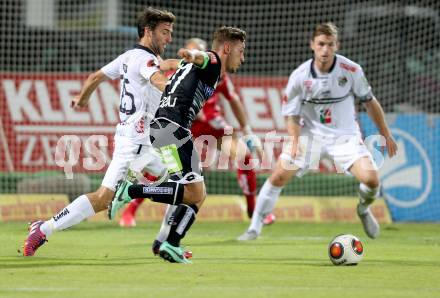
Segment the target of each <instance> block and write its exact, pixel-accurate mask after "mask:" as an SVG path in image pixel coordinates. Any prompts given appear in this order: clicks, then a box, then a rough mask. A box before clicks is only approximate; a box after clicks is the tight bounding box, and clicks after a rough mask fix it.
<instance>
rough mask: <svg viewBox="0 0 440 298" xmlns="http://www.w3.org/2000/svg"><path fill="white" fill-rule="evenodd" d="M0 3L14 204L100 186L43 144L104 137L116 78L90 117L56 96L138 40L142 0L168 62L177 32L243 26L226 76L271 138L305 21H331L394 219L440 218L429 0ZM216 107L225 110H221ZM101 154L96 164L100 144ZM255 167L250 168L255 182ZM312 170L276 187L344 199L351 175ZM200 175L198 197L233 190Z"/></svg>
mask: <svg viewBox="0 0 440 298" xmlns="http://www.w3.org/2000/svg"><path fill="white" fill-rule="evenodd" d="M0 5H1V12H0V23H1V29H0V37H1V39H2V43H1V44H0V49H1V51H0V52H1V55H0V57H1V58H0V79H1V81H2V84H1V85H0V117H1V122H0V123H1V127H0V142H1V148H0V172H1V174H0V193H3V194H12V197H13V199H14V200H15V201H17V200H18V201H20V200H21V199H23V198H25V197H29V196H26V195H23V196H17V195H16V194H19V195H20V194H24V193H32V194H34V193H60V192H62V193H67V194H68V195H69V197H70V198H74V197H75V196H76V195H78V194H80V193H83V192H84V191H90V190H92V189H94V188H96V187H97V186H98V185H99V184H100V179H101V177H102V173H103V170H92V171H90V170H85V169H84V167H85V164H84V162H86V161H84V159H83V157H84V151H81V152H82V153H81V157H80V158H79V162H78V163H77V164H76V165H75V166H74V167H73V171H74V172H75V173H82V174H79V175H78V174H75V175H74V179H73V180H66V179H65V177H64V174H63V173H62V171H61V170H62V169H61V168H60V167H59V166H58V165H57V164H56V161H55V159H54V152H55V147H56V145H57V142H58V140H59V138H60V137H61V136H62V135H66V134H67V135H73V134H75V135H78V136H80V138H81V142H82V143H81V144H82V147H83V148H84V147H85V146H86V145H87V144H89V143H87V140H89V139H88V138H89V136H90V135H95V134H103V135H105V136H108V137H111V136H112V133H113V127H114V125H115V123H116V121H117V120H116V119H117V118H116V115H117V114H116V108H117V101H118V93H117V90H116V88H115V86H116V85H110V84H104V85H103V86H102V87H100V89H99V92H98V93H97V94H96V95H95V96H96V97H95V98H93V100H92V102H93V104H91V107H90V109H89V110H88V111H83V112H81V113H73V112H71V111H70V110H69V109H68V108H67V105H66V103H67V102H68V100H69V98H70V97H71V95H72V94H74V93H75V92H77V91H78V90H79V88H80V82H81V81H82V80H83V79H84V78H85V76H86V75H87V73H88V72H90V71H93V70H95V69H97V68H99V67H101V66H102V65H104V64H105V63H107V62H108V61H110V60H111V59H113V58H114V57H115V56H116V55H118V54H119V53H120V52H121V51H122V50H123V49H127V48H130V47H131V46H132V45H133V44H134V43H136V37H137V35H136V30H135V29H134V27H133V25H134V20H135V16H136V14H137V12H138V11H139V10H140V9H141V8H142V7H143V6H145V5H151V6H155V7H161V8H166V9H169V10H171V11H172V12H173V13H174V14H175V15H176V16H177V22H176V24H175V28H174V40H173V42H172V44H171V45H170V46H169V47H168V48H167V51H166V53H165V55H164V56H165V57H174V55H175V53H176V52H177V49H178V48H179V47H181V46H182V45H183V43H184V41H185V40H186V39H187V38H190V37H194V36H197V37H200V38H204V39H206V40H210V37H211V33H212V31H213V30H214V29H215V28H217V27H218V26H221V25H224V24H227V25H235V26H240V27H242V28H243V29H245V30H246V31H247V33H248V40H247V53H246V63H245V64H244V65H243V66H242V68H241V69H240V71H239V73H238V74H237V75H236V76H234V81H235V82H236V85H237V89H238V91H239V94H240V95H241V98H242V100H243V103H244V105H245V108H246V109H247V112H248V115H249V118H250V121H251V125H252V127H253V128H254V130H255V131H256V132H258V133H259V134H260V135H261V136H262V137H264V136H265V135H266V133H267V132H270V131H273V130H276V132H277V134H279V135H283V133H284V123H283V120H282V119H281V117H280V116H279V113H278V111H279V106H280V100H281V92H282V88H283V87H284V84H285V82H286V80H287V76H288V75H289V74H290V72H291V71H292V70H293V69H294V68H295V67H296V66H298V65H299V64H300V63H302V62H303V61H304V60H306V59H308V58H310V57H311V51H310V50H309V48H308V40H309V38H310V33H311V31H312V29H313V27H314V26H315V25H316V24H317V23H319V22H323V21H333V22H335V23H336V24H337V25H338V26H339V27H340V28H341V32H342V33H341V45H342V47H341V50H340V53H341V54H343V55H345V56H347V57H349V58H350V59H352V60H354V61H356V62H358V63H360V64H361V65H362V66H363V68H364V71H365V73H366V75H367V77H368V79H369V81H370V83H371V85H372V86H373V91H374V93H375V95H376V96H377V98H378V99H379V100H380V102H381V103H382V105H383V107H384V109H385V111H386V112H387V113H388V115H387V117H388V118H387V119H388V121H389V123H390V125H391V127H392V129H393V132H394V133H395V136H396V139H397V141H398V142H399V145H400V148H401V150H400V153H399V155H398V157H397V158H395V159H393V160H391V161H388V160H385V163H384V166H383V167H382V168H381V176H382V178H383V186H384V189H383V195H384V197H385V198H387V199H388V200H386V202H387V205H388V207H389V209H390V211H391V216H392V218H393V219H394V220H407V221H408V220H409V221H438V220H439V219H440V208H439V207H440V189H439V186H438V179H439V178H438V177H439V172H440V162H439V159H440V156H439V152H440V148H439V136H440V133H439V125H440V118H439V113H440V104H439V101H438V96H439V94H440V72H439V70H438V69H439V66H440V38H439V29H440V16H439V11H440V4H439V3H438V2H437V1H313V2H306V1H301V2H291V1H272V2H267V1H247V0H245V1H204V2H203V3H202V2H197V1H194V2H190V3H188V2H182V1H118V0H97V1H87V0H81V1H79V0H73V1H56V0H41V1H32V0H28V1H25V0H21V1H2V2H1V4H0ZM225 107H226V106H225ZM225 113H226V117H227V118H229V117H230V111H228V109H227V108H226V109H225ZM359 118H360V123H361V126H362V129H363V132H364V134H365V136H369V135H371V134H374V132H375V131H374V129H373V127H372V124H371V122H370V121H369V120H368V119H367V117H366V116H365V114H364V113H363V110H362V108H361V107H360V117H359ZM231 122H233V121H231ZM233 123H234V122H233ZM109 145H110V143H109ZM109 148H111V147H109ZM278 152H279V147H276V148H275V150H274V153H275V155H276V154H277V153H278ZM105 153H106V157H107V159H108V157H109V156H111V155H110V154H111V149H108V150H105ZM379 158H380V157H379ZM379 161H380V160H379ZM267 172H268V171H262V172H261V173H260V174H259V186H261V184H262V181H263V180H264V178H265V177H266V175H267ZM320 172H321V173H312V174H310V175H308V176H306V177H304V178H302V179H300V180H295V181H294V182H293V183H290V184H289V185H288V186H287V187H286V189H285V191H284V195H289V196H295V197H297V198H298V197H299V196H300V197H301V198H303V197H304V196H307V197H313V198H316V197H323V198H324V199H323V200H327V199H328V198H329V197H336V198H339V197H342V196H344V197H346V196H348V197H350V196H355V195H356V189H357V184H356V183H355V181H354V180H353V179H352V178H350V177H346V176H342V175H336V174H334V173H333V172H334V169H333V167H332V166H331V165H329V164H328V163H325V162H324V163H322V164H321V167H320ZM206 181H207V185H208V192H209V193H210V194H220V195H225V194H240V189H239V187H238V185H237V182H236V178H235V171H218V170H216V166H215V165H214V166H212V167H211V168H210V169H209V170H208V171H206ZM10 197H11V196H9V197H8V200H9V198H10ZM0 199H3V200H2V201H4V202H6V201H7V199H6V197H5V196H4V197H1V198H0ZM1 204H2V202H1V201H0V205H1ZM17 206H20V205H19V204H18V205H17ZM2 210H3V209H2ZM2 212H3V211H2ZM3 217H5V216H4V215H3Z"/></svg>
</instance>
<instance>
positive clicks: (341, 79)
mask: <svg viewBox="0 0 440 298" xmlns="http://www.w3.org/2000/svg"><path fill="white" fill-rule="evenodd" d="M347 82H348V80H347V77H345V76H344V77H339V78H338V85H339V86H341V87H344V86H345V85H346V84H347Z"/></svg>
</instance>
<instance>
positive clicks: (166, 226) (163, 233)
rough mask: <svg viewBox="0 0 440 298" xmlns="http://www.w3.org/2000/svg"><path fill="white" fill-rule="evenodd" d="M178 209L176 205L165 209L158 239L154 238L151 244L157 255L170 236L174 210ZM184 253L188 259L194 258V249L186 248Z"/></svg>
mask: <svg viewBox="0 0 440 298" xmlns="http://www.w3.org/2000/svg"><path fill="white" fill-rule="evenodd" d="M176 209H177V206H174V205H168V206H167V209H166V211H165V214H164V217H163V220H162V225H161V226H160V230H159V233H158V234H157V236H156V239H154V241H153V244H152V245H151V250H152V252H153V254H154V255H155V256H157V255H159V249H160V246H161V245H162V243H164V242H165V241H166V240H167V238H168V235H169V233H170V229H171V224H172V222H173V217H174V212H175V211H176ZM183 255H184V256H185V257H186V258H187V259H191V258H192V251H189V250H185V252H184V253H183Z"/></svg>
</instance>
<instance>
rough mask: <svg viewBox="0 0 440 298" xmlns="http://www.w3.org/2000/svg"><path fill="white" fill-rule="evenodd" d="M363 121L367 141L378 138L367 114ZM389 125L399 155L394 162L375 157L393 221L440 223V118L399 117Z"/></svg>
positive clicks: (389, 121)
mask: <svg viewBox="0 0 440 298" xmlns="http://www.w3.org/2000/svg"><path fill="white" fill-rule="evenodd" d="M359 118H360V124H361V127H362V131H363V133H364V137H368V136H371V135H374V134H377V129H376V127H375V126H374V124H373V123H372V121H371V120H370V119H369V118H368V116H367V115H366V114H365V113H361V114H360V117H359ZM387 121H388V124H389V126H390V128H391V131H392V133H393V136H394V138H395V139H396V142H397V144H398V147H399V151H398V153H397V155H396V156H394V157H393V158H389V157H388V156H385V157H382V156H381V155H380V154H378V152H377V151H374V153H373V155H374V156H375V159H376V162H377V164H378V166H379V167H380V169H379V173H380V178H381V183H382V191H383V195H384V197H385V198H386V200H387V204H388V207H389V209H390V212H391V216H392V218H393V220H394V221H440V183H439V182H440V116H438V115H437V116H433V115H427V114H411V115H409V114H407V115H402V114H398V115H389V116H388V118H387ZM376 150H377V149H376Z"/></svg>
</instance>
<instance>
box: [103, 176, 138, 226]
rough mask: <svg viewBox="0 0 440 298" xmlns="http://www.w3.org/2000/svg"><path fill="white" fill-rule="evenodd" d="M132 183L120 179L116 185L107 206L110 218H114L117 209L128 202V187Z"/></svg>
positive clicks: (129, 199)
mask: <svg viewBox="0 0 440 298" xmlns="http://www.w3.org/2000/svg"><path fill="white" fill-rule="evenodd" d="M131 185H133V182H130V181H128V180H122V181H120V182H119V183H118V186H117V187H116V192H115V196H114V197H113V200H112V201H111V202H110V205H109V206H108V210H107V215H108V218H109V219H110V220H112V219H114V218H115V216H116V213H117V212H118V210H119V209H121V208H122V207H124V206H125V204H127V203H130V201H131V200H132V198H131V197H130V196H129V195H128V187H129V186H131Z"/></svg>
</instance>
